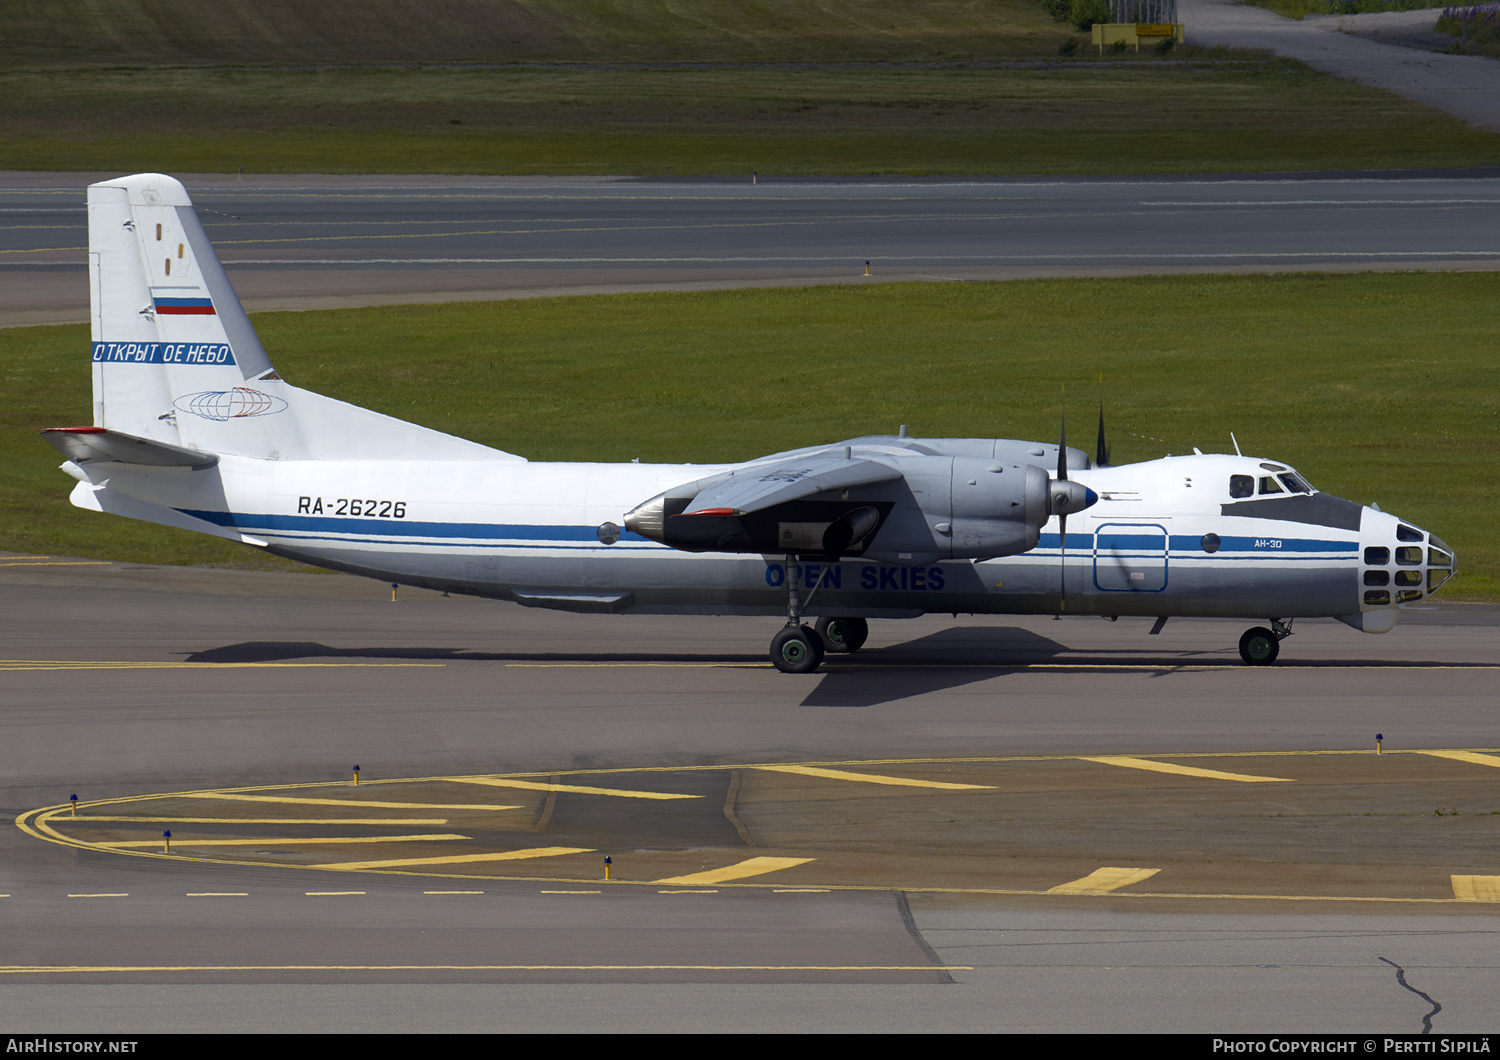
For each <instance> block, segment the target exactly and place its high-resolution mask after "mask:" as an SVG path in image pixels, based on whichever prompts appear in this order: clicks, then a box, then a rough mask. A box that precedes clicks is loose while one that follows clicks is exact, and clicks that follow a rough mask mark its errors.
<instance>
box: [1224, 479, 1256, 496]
mask: <svg viewBox="0 0 1500 1060" xmlns="http://www.w3.org/2000/svg"><path fill="white" fill-rule="evenodd" d="M1254 493H1255V479H1254V478H1252V477H1251V476H1249V475H1230V476H1229V495H1230V496H1231V497H1250V496H1253V495H1254Z"/></svg>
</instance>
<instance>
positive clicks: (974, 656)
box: [185, 626, 1489, 707]
mask: <svg viewBox="0 0 1500 1060" xmlns="http://www.w3.org/2000/svg"><path fill="white" fill-rule="evenodd" d="M316 659H383V660H400V661H407V662H455V663H460V662H491V663H494V662H499V663H540V664H547V663H552V664H563V665H566V664H568V663H576V664H585V665H595V666H597V665H600V664H606V665H607V664H610V663H618V664H621V665H626V666H628V665H631V664H652V663H655V664H660V663H680V664H697V665H700V666H740V667H743V666H757V667H758V666H760V665H761V664H766V665H767V666H769V664H767V663H766V661H765V657H764V656H763V655H762V654H760V653H759V652H744V653H729V652H721V653H706V654H705V653H687V652H649V653H647V652H580V651H571V652H485V651H473V650H470V649H467V648H440V647H382V648H334V647H330V646H329V645H327V644H319V643H317V642H316V641H247V642H244V643H240V644H226V645H224V646H222V647H218V648H209V649H207V650H205V651H198V652H192V653H189V654H187V655H186V656H185V661H187V662H190V663H278V662H293V661H299V660H316ZM1426 665H1430V664H1427V663H1419V662H1412V661H1404V660H1393V659H1295V660H1294V659H1283V660H1282V661H1281V662H1279V663H1278V664H1277V666H1278V668H1287V667H1298V668H1304V667H1309V668H1310V667H1335V668H1337V667H1349V666H1358V667H1381V668H1391V669H1400V668H1406V667H1412V666H1426ZM1446 665H1450V666H1458V667H1462V666H1464V665H1465V664H1462V663H1458V664H1446ZM1469 665H1478V666H1482V667H1483V668H1488V665H1489V664H1469ZM1036 666H1046V667H1047V668H1048V669H1062V670H1065V669H1069V668H1071V667H1077V668H1078V669H1080V670H1089V669H1107V668H1116V667H1123V668H1129V669H1130V670H1133V671H1137V672H1141V673H1143V674H1145V675H1148V676H1165V675H1167V674H1170V673H1172V672H1174V671H1177V670H1179V669H1181V668H1182V667H1192V668H1194V669H1201V668H1203V667H1216V668H1217V667H1223V668H1225V669H1235V670H1238V669H1241V668H1242V667H1243V664H1242V663H1241V662H1240V660H1239V658H1238V656H1236V655H1234V654H1233V652H1232V651H1218V652H1211V653H1205V652H1203V651H1201V650H1197V649H1184V650H1179V651H1174V650H1172V649H1170V648H1169V647H1167V646H1166V645H1159V644H1152V645H1150V646H1148V647H1141V648H1123V649H1110V650H1109V651H1106V652H1099V651H1092V652H1088V653H1085V652H1080V651H1078V650H1076V649H1073V648H1069V647H1068V646H1066V645H1064V644H1061V643H1059V642H1057V641H1055V640H1053V639H1051V638H1050V637H1046V636H1043V635H1041V634H1039V633H1035V632H1033V631H1031V630H1028V629H1022V628H1020V627H1015V626H1009V627H1007V626H953V627H950V628H948V629H943V630H939V631H937V632H935V633H931V634H928V635H927V636H923V637H917V638H914V639H912V640H908V641H903V642H901V643H898V644H891V645H886V646H883V647H871V648H866V649H865V650H864V651H862V652H860V653H859V654H858V655H854V656H841V655H830V656H829V657H828V659H827V660H826V662H825V663H824V666H823V668H822V670H821V671H820V672H818V673H817V674H814V675H809V676H808V677H791V676H789V677H788V678H787V680H804V681H810V682H816V683H815V684H813V685H812V687H811V688H810V689H809V692H808V695H807V696H806V698H804V699H803V701H802V705H803V706H807V707H865V706H875V705H878V704H881V703H889V702H892V701H894V700H900V699H909V698H912V697H914V696H920V695H923V694H926V693H929V692H938V691H942V690H944V689H948V688H958V687H961V686H963V685H967V684H973V683H974V682H977V681H987V680H991V679H993V678H995V677H1003V676H1005V675H1006V674H1007V673H1019V672H1022V671H1025V670H1028V669H1030V668H1032V667H1036Z"/></svg>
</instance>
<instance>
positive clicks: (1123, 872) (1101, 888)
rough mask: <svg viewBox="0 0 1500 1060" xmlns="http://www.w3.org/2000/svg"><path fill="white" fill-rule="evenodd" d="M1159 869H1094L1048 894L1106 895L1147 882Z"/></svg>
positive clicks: (1058, 886)
mask: <svg viewBox="0 0 1500 1060" xmlns="http://www.w3.org/2000/svg"><path fill="white" fill-rule="evenodd" d="M1160 871H1161V869H1112V868H1103V869H1095V870H1094V871H1093V872H1091V873H1089V874H1088V875H1087V876H1085V877H1083V878H1082V879H1078V880H1073V881H1072V882H1070V883H1060V884H1058V885H1057V886H1056V887H1053V888H1050V889H1049V890H1048V891H1047V893H1048V894H1108V893H1109V892H1110V891H1118V890H1119V889H1120V888H1121V887H1129V886H1130V885H1131V884H1132V883H1140V882H1141V881H1142V880H1149V879H1150V878H1151V877H1152V876H1155V875H1156V874H1157V873H1158V872H1160Z"/></svg>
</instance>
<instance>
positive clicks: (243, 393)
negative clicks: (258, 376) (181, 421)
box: [174, 386, 286, 423]
mask: <svg viewBox="0 0 1500 1060" xmlns="http://www.w3.org/2000/svg"><path fill="white" fill-rule="evenodd" d="M174 404H175V405H176V406H177V407H178V408H179V409H181V410H182V411H183V412H191V413H192V414H193V415H194V416H201V417H202V418H203V419H205V420H214V421H216V422H218V423H223V422H224V421H226V420H239V419H244V418H245V417H247V416H269V415H271V414H272V413H276V412H280V411H282V410H283V409H285V408H286V402H285V401H283V400H281V398H279V397H274V396H272V395H271V394H263V393H261V392H260V391H259V390H251V389H250V388H249V387H247V386H237V387H235V388H234V389H233V390H204V391H202V392H200V393H197V394H185V395H183V396H182V397H180V398H178V399H177V400H176V401H175V402H174Z"/></svg>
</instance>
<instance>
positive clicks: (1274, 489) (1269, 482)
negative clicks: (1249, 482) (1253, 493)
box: [1260, 475, 1285, 494]
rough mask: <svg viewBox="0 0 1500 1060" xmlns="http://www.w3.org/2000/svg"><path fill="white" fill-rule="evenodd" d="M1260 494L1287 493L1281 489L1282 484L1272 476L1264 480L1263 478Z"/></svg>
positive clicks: (1267, 476)
mask: <svg viewBox="0 0 1500 1060" xmlns="http://www.w3.org/2000/svg"><path fill="white" fill-rule="evenodd" d="M1260 492H1261V493H1262V494H1266V493H1284V492H1285V491H1284V490H1283V489H1282V488H1281V483H1279V482H1277V481H1276V480H1275V479H1274V478H1272V477H1271V476H1270V475H1266V476H1265V477H1264V478H1262V479H1261V480H1260Z"/></svg>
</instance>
